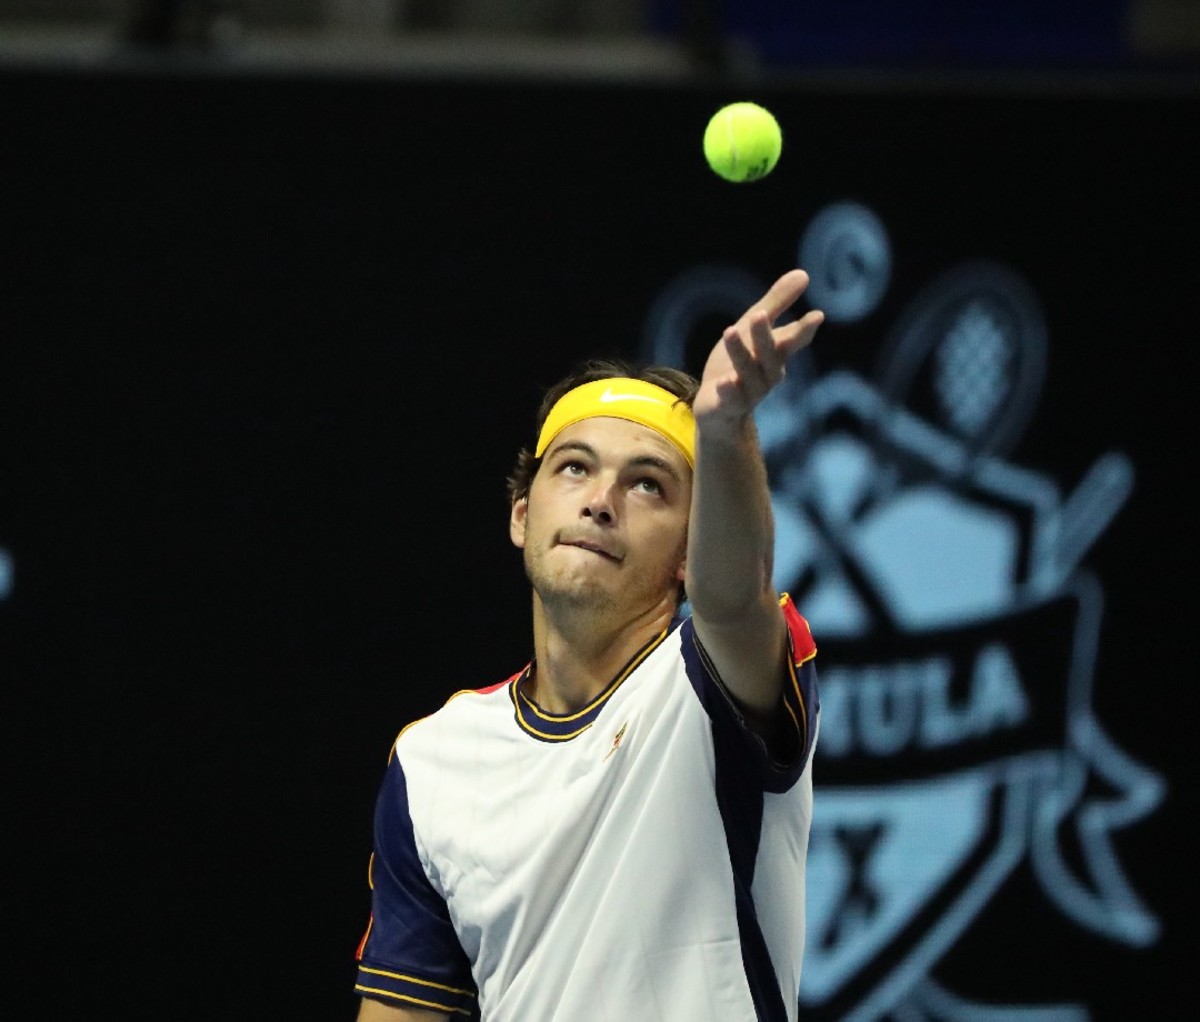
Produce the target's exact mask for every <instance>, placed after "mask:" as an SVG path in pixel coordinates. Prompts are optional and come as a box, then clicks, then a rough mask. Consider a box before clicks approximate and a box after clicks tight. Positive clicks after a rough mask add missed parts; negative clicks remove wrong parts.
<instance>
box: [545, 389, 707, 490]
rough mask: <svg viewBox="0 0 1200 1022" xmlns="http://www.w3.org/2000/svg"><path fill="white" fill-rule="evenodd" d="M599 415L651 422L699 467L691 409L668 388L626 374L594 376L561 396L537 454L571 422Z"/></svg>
mask: <svg viewBox="0 0 1200 1022" xmlns="http://www.w3.org/2000/svg"><path fill="white" fill-rule="evenodd" d="M597 416H611V417H612V418H615V419H628V420H629V421H630V422H637V423H640V424H641V425H643V426H648V427H649V428H650V429H652V430H654V431H655V432H657V433H661V434H662V435H663V436H665V437H666V438H667V439H668V440H670V441H671V443H673V444H674V445H675V446H676V447H678V448H679V452H680V453H681V454H682V455H683V456H684V457H685V458H687V463H688V464H689V465H690V466H691V467H692V468H695V467H696V420H695V419H694V418H693V417H692V410H691V409H690V408H689V407H688V406H687V404H686V403H685V402H684V401H681V400H680V399H679V398H678V397H676V396H675V395H674V394H672V393H671V392H670V391H669V390H664V389H663V388H662V387H658V386H655V385H654V384H653V383H646V382H645V381H644V380H631V379H628V378H627V377H624V376H610V377H608V378H606V379H603V380H593V381H592V382H591V383H584V384H581V385H580V386H578V387H576V388H575V389H574V390H569V391H567V393H565V394H564V395H563V396H562V397H560V398H559V399H558V400H557V401H556V402H555V404H554V407H553V408H551V409H550V414H549V415H547V416H546V423H545V425H544V426H542V432H541V433H540V434H539V436H538V442H537V450H535V451H534V452H533V454H534V457H536V458H540V457H541V456H542V455H543V454H544V453H545V451H546V448H547V447H549V446H550V441H551V440H553V439H554V438H555V437H556V436H558V434H559V433H561V432H562V431H563V430H564V429H566V428H567V427H568V426H571V425H574V424H575V423H576V422H579V421H580V420H581V419H592V418H596V417H597Z"/></svg>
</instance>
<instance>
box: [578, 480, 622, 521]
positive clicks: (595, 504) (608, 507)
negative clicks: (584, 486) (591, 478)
mask: <svg viewBox="0 0 1200 1022" xmlns="http://www.w3.org/2000/svg"><path fill="white" fill-rule="evenodd" d="M616 512H617V509H616V502H615V500H614V498H613V483H612V482H610V481H608V480H603V479H597V480H596V481H595V483H594V485H593V486H592V488H591V489H590V490H589V492H588V495H587V501H586V503H585V504H584V505H583V509H582V511H581V515H582V517H584V518H591V519H593V520H595V521H596V522H598V523H600V524H601V525H611V524H612V523H613V522H614V521H616V518H617V513H616Z"/></svg>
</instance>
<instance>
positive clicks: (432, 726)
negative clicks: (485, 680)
mask: <svg viewBox="0 0 1200 1022" xmlns="http://www.w3.org/2000/svg"><path fill="white" fill-rule="evenodd" d="M524 672H525V669H524V668H522V669H521V670H520V671H517V672H516V673H515V674H512V675H510V676H509V677H508V678H506V679H505V680H504V681H500V682H496V683H494V684H491V685H487V686H484V687H483V688H466V689H460V690H459V691H457V692H455V693H454V694H453V695H451V696H450V697H449V698H448V699H447V700H446V701H445V702H444V703H443V704H442V705H441V706H440V707H438V709H436V710H434V711H433V713H430V714H428V715H426V716H424V717H419V718H417V719H416V720H414V721H412V722H411V723H410V724H408V725H407V726H405V728H404V729H403V730H402V731H401V732H400V734H399V735H398V736H397V737H396V743H395V745H396V748H397V749H402V748H411V747H413V746H415V745H419V744H421V743H423V742H428V741H440V740H444V739H445V737H446V736H447V735H449V734H458V733H461V732H462V729H463V728H464V727H467V726H478V724H479V723H480V722H481V721H483V720H486V719H488V718H489V717H497V716H500V717H502V718H504V719H508V718H509V717H511V716H512V696H511V694H510V693H511V689H512V687H513V685H514V684H515V683H516V681H517V679H518V678H520V677H521V675H522V674H524Z"/></svg>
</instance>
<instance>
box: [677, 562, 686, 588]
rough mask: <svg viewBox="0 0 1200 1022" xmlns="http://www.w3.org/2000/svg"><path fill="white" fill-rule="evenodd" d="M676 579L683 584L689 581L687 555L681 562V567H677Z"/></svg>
mask: <svg viewBox="0 0 1200 1022" xmlns="http://www.w3.org/2000/svg"><path fill="white" fill-rule="evenodd" d="M675 581H676V582H678V583H679V584H680V585H682V584H683V583H684V582H686V581H687V557H686V556H685V557H684V558H683V559H682V560H681V561H680V562H679V567H678V568H676V569H675Z"/></svg>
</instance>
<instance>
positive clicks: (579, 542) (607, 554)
mask: <svg viewBox="0 0 1200 1022" xmlns="http://www.w3.org/2000/svg"><path fill="white" fill-rule="evenodd" d="M562 545H563V546H572V547H575V549H577V550H586V551H588V552H589V553H593V554H599V555H600V556H601V557H603V558H605V559H606V560H609V561H616V562H618V563H619V562H620V560H621V558H620V557H618V556H617V555H616V554H614V553H612V552H611V551H609V550H607V549H606V548H605V547H603V546H601V545H600V544H599V543H592V542H590V541H589V540H586V539H569V540H563V541H562Z"/></svg>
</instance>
